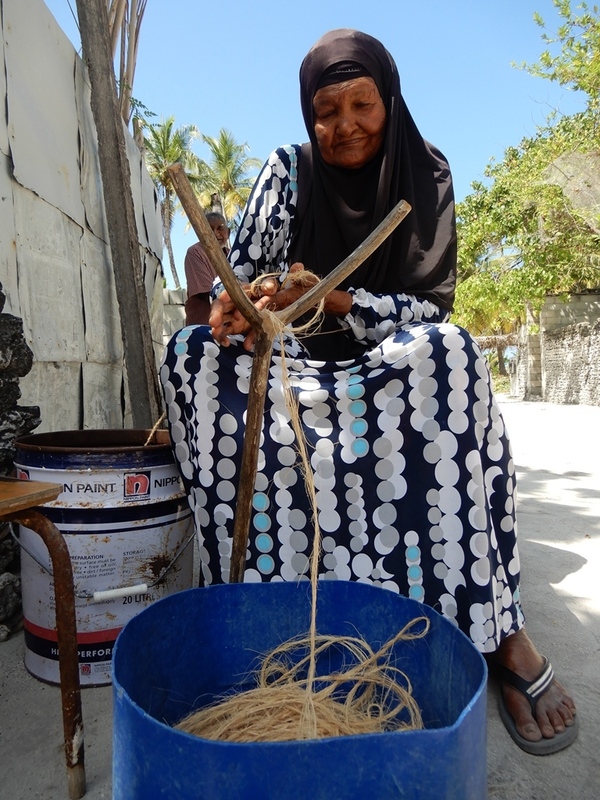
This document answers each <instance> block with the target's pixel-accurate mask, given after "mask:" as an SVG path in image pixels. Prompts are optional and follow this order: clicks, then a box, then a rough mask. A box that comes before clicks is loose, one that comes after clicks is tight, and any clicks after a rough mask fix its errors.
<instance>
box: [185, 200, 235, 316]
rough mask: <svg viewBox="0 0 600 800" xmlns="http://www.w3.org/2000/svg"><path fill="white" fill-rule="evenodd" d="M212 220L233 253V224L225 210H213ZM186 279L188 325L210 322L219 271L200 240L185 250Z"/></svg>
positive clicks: (223, 243) (209, 218)
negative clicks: (229, 223) (214, 289)
mask: <svg viewBox="0 0 600 800" xmlns="http://www.w3.org/2000/svg"><path fill="white" fill-rule="evenodd" d="M206 219H207V221H208V224H209V225H210V227H211V228H212V231H213V233H214V234H215V237H216V239H217V241H218V243H219V245H220V246H221V249H222V250H223V252H224V253H225V255H226V256H227V255H229V228H228V226H227V220H226V219H225V217H224V216H223V215H222V214H218V213H216V212H214V211H209V212H208V213H207V214H206ZM184 267H185V280H186V283H187V295H188V299H187V301H186V304H185V324H186V325H207V324H208V317H209V314H210V290H211V287H212V284H213V281H214V279H215V278H216V272H215V271H214V269H213V266H212V264H211V263H210V260H209V258H208V254H207V252H206V250H205V249H204V248H203V247H202V245H201V244H200V242H196V244H193V245H192V246H191V247H190V248H188V251H187V253H186V254H185V261H184Z"/></svg>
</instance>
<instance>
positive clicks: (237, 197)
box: [200, 128, 262, 223]
mask: <svg viewBox="0 0 600 800" xmlns="http://www.w3.org/2000/svg"><path fill="white" fill-rule="evenodd" d="M202 140H203V141H204V143H205V144H206V145H207V146H208V148H209V151H210V157H209V159H208V162H207V167H206V174H205V182H204V189H203V191H202V192H201V193H200V202H201V203H202V206H203V207H204V208H206V209H208V208H212V209H213V210H219V211H221V213H223V214H225V217H226V218H227V219H228V220H231V221H233V222H234V223H235V220H236V218H237V217H239V215H240V213H241V212H242V211H243V209H244V206H245V205H246V201H247V200H248V196H249V194H250V191H251V190H252V186H253V184H254V178H251V177H249V176H248V173H249V172H251V171H252V170H254V169H257V168H258V167H260V166H261V165H262V162H261V161H259V160H258V159H257V158H249V157H248V156H247V155H246V151H247V150H248V145H247V144H238V143H237V142H236V140H235V139H234V137H233V135H232V134H231V133H230V132H229V131H227V130H225V129H224V128H221V130H220V131H219V135H218V136H217V137H216V138H213V137H211V136H203V137H202Z"/></svg>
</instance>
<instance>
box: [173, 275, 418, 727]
mask: <svg viewBox="0 0 600 800" xmlns="http://www.w3.org/2000/svg"><path fill="white" fill-rule="evenodd" d="M292 277H293V276H292ZM298 278H300V276H298ZM306 279H307V278H306V276H305V275H304V274H303V275H302V280H306ZM257 296H259V295H257ZM265 313H269V312H265ZM275 319H277V318H275ZM281 352H282V353H283V352H284V348H283V342H282V347H281ZM282 379H283V386H284V394H285V398H286V404H287V406H288V409H289V412H290V418H291V422H292V425H293V428H294V431H295V434H296V441H297V443H298V450H299V452H300V457H301V469H302V472H303V474H304V478H305V481H306V487H307V492H308V495H309V499H310V503H311V508H312V511H313V523H314V540H313V550H312V555H311V575H310V577H311V621H310V629H309V632H308V634H307V635H306V636H301V637H298V638H297V639H292V640H289V641H287V642H284V643H282V644H281V645H279V646H278V647H277V648H275V649H274V650H272V651H271V652H270V653H269V654H267V655H266V656H265V657H264V658H263V660H262V663H261V666H260V668H259V669H258V670H257V672H256V673H255V676H254V678H255V682H256V686H255V687H254V688H252V689H249V690H247V691H239V692H235V693H233V694H231V695H229V696H227V697H224V698H220V699H217V700H216V701H215V702H214V703H212V704H210V705H208V706H206V707H204V708H201V709H199V710H198V711H195V712H192V713H191V714H189V715H188V716H186V717H184V718H183V719H182V720H181V721H180V722H179V723H177V724H176V725H175V726H174V727H175V728H177V729H178V730H182V731H185V732H187V733H191V734H194V735H196V736H200V737H202V738H204V739H213V740H219V741H227V742H266V741H269V742H283V741H291V740H305V739H319V738H324V737H335V736H348V735H353V734H366V733H382V732H384V731H392V730H414V729H420V728H422V727H423V723H422V720H421V713H420V710H419V707H418V705H417V703H416V701H415V699H414V697H413V696H412V687H411V683H410V680H409V678H408V676H407V675H406V674H405V673H404V672H403V671H402V670H400V669H399V668H397V667H395V666H393V665H392V663H391V658H390V651H391V649H392V648H393V647H394V646H395V645H398V644H399V643H400V642H402V641H409V640H413V639H417V638H421V637H423V636H425V635H426V634H427V632H428V630H429V625H430V623H429V620H428V619H427V617H424V616H423V617H416V618H415V619H413V620H412V621H410V622H409V623H408V624H407V625H405V626H404V628H403V629H402V630H401V631H399V633H398V634H397V635H396V636H394V637H393V638H392V639H390V640H389V641H388V642H387V643H386V644H384V645H383V646H382V647H381V648H380V649H379V650H377V651H373V649H372V648H371V646H370V645H369V644H368V643H367V642H366V641H364V640H363V639H361V638H359V637H350V636H326V635H321V634H318V633H317V625H316V607H317V603H316V600H317V584H318V577H317V573H318V564H319V554H320V542H321V532H320V528H319V524H318V516H317V510H316V498H315V489H314V483H313V479H312V473H311V471H310V468H309V460H308V455H307V452H306V441H305V438H304V436H303V434H302V430H301V427H300V422H299V414H298V409H297V406H296V403H295V400H294V397H293V394H292V391H291V389H290V386H289V381H288V380H287V372H286V369H285V363H284V358H282ZM329 653H331V654H332V655H333V656H334V658H335V661H336V662H339V661H340V659H341V667H340V668H338V669H336V670H334V671H332V672H331V673H329V674H325V675H321V674H319V675H317V669H316V665H317V662H318V661H319V660H320V659H323V658H325V659H327V657H328V654H329Z"/></svg>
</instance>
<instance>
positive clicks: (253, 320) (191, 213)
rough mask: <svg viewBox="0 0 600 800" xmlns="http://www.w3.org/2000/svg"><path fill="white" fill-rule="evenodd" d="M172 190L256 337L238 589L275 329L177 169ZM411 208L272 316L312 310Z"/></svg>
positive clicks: (236, 559)
mask: <svg viewBox="0 0 600 800" xmlns="http://www.w3.org/2000/svg"><path fill="white" fill-rule="evenodd" d="M168 171H169V174H170V176H171V180H172V182H173V186H174V187H175V191H176V192H177V196H178V197H179V200H180V201H181V205H182V206H183V209H184V211H185V213H186V214H187V216H188V219H189V221H190V224H191V226H192V228H193V229H194V231H195V233H196V235H197V236H198V238H199V239H200V242H201V243H202V246H203V247H204V249H205V250H206V252H207V253H208V256H209V258H210V260H211V263H212V265H213V267H214V269H215V272H216V273H217V275H218V276H219V278H221V280H222V281H223V284H224V286H225V288H226V289H227V291H228V292H229V296H230V297H231V299H232V300H233V302H234V303H235V304H236V306H237V307H238V308H239V310H240V311H241V312H242V314H243V315H244V316H245V317H246V319H247V320H248V322H249V323H250V325H251V326H252V329H253V330H254V332H255V334H256V340H255V343H254V358H253V361H252V372H251V374H250V387H249V391H248V410H247V412H246V431H245V434H244V447H243V450H242V465H241V469H240V481H239V485H238V491H237V502H236V510H235V518H234V521H233V544H232V550H231V567H230V572H229V582H230V583H239V582H241V581H242V580H243V579H244V570H245V566H246V550H247V547H248V530H249V527H250V518H251V514H252V497H253V495H254V482H255V479H256V468H257V461H258V448H259V440H260V432H261V429H262V421H263V411H264V404H265V396H266V394H267V381H268V377H269V366H270V363H271V354H272V352H273V342H274V340H275V336H276V335H277V328H276V326H275V325H274V324H273V321H272V319H271V315H270V314H265V313H263V312H261V311H258V310H257V309H256V307H255V306H254V304H253V303H252V302H251V301H250V300H249V298H248V297H247V296H246V293H245V292H244V291H243V290H242V289H241V287H240V285H239V282H238V280H237V278H236V277H235V275H234V273H233V270H232V269H231V266H230V265H229V262H228V261H227V259H226V258H225V256H224V254H223V251H222V250H221V248H220V247H219V244H218V242H217V240H216V238H215V235H214V234H213V232H212V230H211V227H210V225H209V224H208V222H207V220H206V217H205V216H204V212H203V211H202V209H201V208H200V204H199V203H198V200H197V199H196V196H195V195H194V192H193V190H192V187H191V185H190V182H189V180H188V178H187V176H186V174H185V171H184V169H183V167H182V166H181V165H180V164H173V165H172V166H170V167H169V168H168ZM410 209H411V207H410V205H409V204H408V203H407V202H406V201H404V200H401V201H400V202H399V203H398V205H397V206H396V207H395V208H393V209H392V210H391V211H390V213H389V214H388V215H387V217H386V218H385V219H384V220H383V221H382V222H381V223H380V224H379V225H378V226H377V228H375V230H374V231H373V232H372V233H371V234H370V235H369V236H368V237H367V238H366V239H365V241H364V242H363V243H362V244H360V245H359V246H358V247H357V248H356V250H354V252H353V253H351V254H350V255H349V256H348V258H346V259H344V261H342V263H341V264H340V265H339V266H337V267H336V268H335V269H334V270H333V272H331V273H330V274H329V275H327V276H326V277H325V278H323V279H322V280H321V281H320V282H319V283H318V284H316V286H314V287H313V288H312V289H310V290H309V291H308V292H306V294H304V295H303V296H302V297H300V298H299V299H298V300H296V302H294V303H292V304H291V305H290V306H288V307H287V308H285V309H282V310H281V311H277V312H275V316H277V317H279V319H280V321H281V323H283V324H284V325H288V324H290V323H291V322H293V321H294V320H295V319H297V318H298V317H299V316H301V315H302V314H304V313H305V312H306V311H308V310H309V309H310V308H313V307H314V306H315V305H317V303H318V302H319V300H321V299H322V298H323V297H325V295H326V294H328V293H329V292H330V291H331V290H332V289H335V287H336V286H337V285H338V284H339V283H340V282H341V281H342V280H344V278H346V277H348V275H350V274H351V273H352V272H354V270H355V269H356V268H357V267H359V266H360V265H361V264H362V263H363V261H365V259H367V258H368V257H369V256H370V255H371V253H373V252H374V251H375V250H376V249H377V248H378V247H379V245H380V244H382V242H383V241H384V240H385V239H386V238H387V237H388V236H389V235H390V233H391V232H392V231H393V230H394V229H395V228H396V227H397V226H398V225H399V224H400V222H402V220H403V219H404V217H406V215H407V214H408V213H409V211H410Z"/></svg>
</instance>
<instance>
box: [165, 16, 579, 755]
mask: <svg viewBox="0 0 600 800" xmlns="http://www.w3.org/2000/svg"><path fill="white" fill-rule="evenodd" d="M300 85H301V101H302V111H303V115H304V119H305V122H306V127H307V130H308V134H309V138H310V143H309V144H306V145H302V146H298V145H292V146H285V147H282V148H280V149H278V150H276V151H275V152H274V153H272V154H271V156H270V157H269V159H268V161H267V163H266V164H265V166H264V168H263V170H262V172H261V173H260V175H259V177H258V179H257V181H256V184H255V187H254V189H253V192H252V195H251V197H250V199H249V202H248V205H247V208H246V211H245V215H244V218H243V220H242V223H241V225H240V228H239V230H238V234H237V237H236V240H235V242H234V244H233V247H232V250H231V253H230V261H231V264H232V266H233V267H234V269H235V272H236V273H237V276H238V278H239V279H240V281H242V283H244V284H248V283H249V282H250V281H253V280H255V279H256V278H259V277H260V276H261V275H265V274H267V273H272V272H276V273H278V277H277V278H276V279H273V278H271V277H269V278H265V280H264V283H263V284H262V286H261V294H262V297H260V299H259V300H257V301H256V304H257V306H258V307H260V308H264V307H265V306H266V305H269V306H270V307H271V308H283V307H285V306H287V305H289V304H290V303H292V302H293V301H294V300H295V299H297V297H298V296H299V295H300V294H302V293H303V292H305V291H306V288H304V287H303V286H301V285H296V284H294V283H290V282H289V281H287V282H286V279H287V278H289V276H290V274H293V273H294V272H296V271H297V270H299V269H301V268H303V267H304V268H306V269H308V270H310V271H312V272H314V273H316V274H317V275H318V276H321V277H322V276H324V275H326V274H328V273H329V272H331V271H332V270H333V269H334V268H335V267H336V266H337V265H338V264H339V263H340V262H341V261H342V260H343V259H344V258H345V257H346V256H347V255H348V254H349V253H350V252H351V251H352V250H353V249H354V248H355V247H356V246H357V245H358V244H360V243H361V242H362V241H363V240H364V239H365V238H366V236H367V235H368V234H369V233H370V232H371V231H372V230H373V228H374V227H375V226H376V225H377V224H378V223H379V222H380V221H381V220H382V219H383V218H384V216H385V215H386V214H387V213H388V212H389V211H390V210H391V208H393V207H394V205H396V203H397V202H398V201H399V200H401V199H405V200H407V201H408V202H409V203H410V205H411V207H412V211H411V212H410V214H409V216H408V217H407V218H406V219H405V220H404V222H402V223H401V225H400V226H399V228H397V229H396V231H395V232H394V233H393V234H392V235H391V236H390V237H389V238H388V239H387V240H386V241H385V243H384V244H383V245H382V246H381V247H380V248H379V249H378V250H377V251H376V252H375V253H374V254H373V255H372V256H371V257H370V258H369V259H368V260H367V261H365V262H364V264H362V266H360V267H359V268H358V269H357V270H356V271H355V272H354V273H353V274H352V275H351V276H350V277H349V278H348V279H347V280H346V281H345V282H344V283H343V284H342V285H340V286H339V287H338V288H337V289H335V290H333V291H331V292H330V293H329V294H328V295H327V297H326V300H325V308H324V311H325V315H324V321H323V322H322V324H321V325H320V327H319V328H318V329H317V330H316V331H312V332H311V334H310V335H308V336H306V337H304V338H301V339H300V340H296V339H290V340H289V341H288V342H287V344H286V352H287V355H286V359H285V369H286V370H287V372H288V374H289V381H290V384H291V386H292V387H293V390H294V391H295V393H296V396H297V399H298V402H299V411H300V417H301V420H302V424H303V430H304V434H305V436H306V439H307V440H308V443H309V451H310V454H311V467H312V470H313V473H314V485H315V490H316V502H317V507H318V510H319V524H320V528H321V532H322V536H323V556H322V563H321V570H320V574H321V576H322V578H326V579H344V580H357V581H365V582H370V583H374V584H377V585H380V586H382V587H384V588H385V589H388V590H391V591H394V592H399V593H401V594H404V595H406V596H409V597H412V598H415V599H417V600H419V601H422V602H425V603H427V604H429V605H431V606H433V607H434V608H436V609H438V610H439V611H440V612H441V613H442V614H444V615H445V616H446V617H448V618H449V619H451V620H453V621H455V622H456V624H457V625H458V626H459V627H460V628H461V629H462V630H463V631H464V632H465V633H466V634H467V635H468V636H469V637H470V638H471V639H472V641H473V642H474V644H475V645H476V647H478V648H479V649H480V650H481V651H482V652H483V653H484V654H486V655H487V656H488V659H489V660H490V662H493V663H494V664H496V665H497V666H498V670H500V671H501V675H500V677H501V680H502V682H503V692H502V701H501V711H502V716H503V719H504V721H505V724H506V726H507V728H508V730H509V732H510V733H511V735H512V736H513V738H514V739H515V741H517V743H518V744H519V746H521V747H522V748H523V749H525V750H527V751H528V752H532V753H539V754H541V753H549V752H554V751H556V750H560V749H562V748H563V747H566V746H567V745H568V744H569V743H570V742H571V741H572V740H573V739H574V738H575V734H576V728H577V726H576V717H575V707H574V703H573V701H572V699H571V698H570V697H569V695H568V694H567V692H566V691H565V689H564V688H563V687H562V686H561V685H560V684H559V683H558V681H556V680H555V679H554V675H553V672H552V669H551V667H550V665H549V663H548V662H547V660H546V659H544V658H542V656H540V655H539V653H538V652H537V650H536V648H535V647H534V645H533V644H532V642H531V640H530V639H529V638H528V636H527V634H526V633H525V630H524V627H523V626H524V617H523V613H522V611H521V607H520V603H519V557H518V552H517V542H516V529H515V505H514V497H513V495H514V490H515V470H514V465H513V462H512V458H511V455H510V449H509V444H508V440H507V436H506V431H505V428H504V424H503V421H502V417H501V414H500V411H499V409H498V406H497V404H496V401H495V399H494V397H493V395H492V392H491V388H490V378H489V374H488V370H487V366H486V362H485V360H484V359H483V357H482V355H481V353H480V351H479V349H478V347H477V345H476V343H475V342H474V341H473V339H472V338H471V337H470V336H469V335H468V334H467V333H466V332H465V331H464V330H461V329H460V328H458V327H456V326H454V325H452V324H450V323H449V322H448V319H449V315H450V311H451V310H452V303H453V297H454V286H455V270H456V233H455V220H454V201H453V192H452V180H451V175H450V171H449V168H448V164H447V163H446V160H445V158H444V157H443V155H442V154H441V153H440V152H439V151H438V150H437V149H436V148H435V147H433V146H432V145H430V144H429V143H427V142H426V141H425V140H424V139H423V138H422V136H421V135H420V134H419V132H418V130H417V128H416V126H415V124H414V122H413V120H412V118H411V116H410V114H409V112H408V110H407V108H406V106H405V104H404V100H403V98H402V95H401V93H400V80H399V77H398V72H397V69H396V66H395V64H394V61H393V59H392V58H391V56H390V54H389V53H388V52H387V50H386V49H385V48H384V47H383V46H382V45H381V44H380V43H379V42H378V41H377V40H375V39H373V38H372V37H370V36H368V35H366V34H363V33H360V32H358V31H351V30H337V31H331V32H329V33H328V34H326V35H325V36H323V37H322V38H321V39H320V40H319V41H318V42H317V43H316V44H315V45H314V47H313V48H312V49H311V50H310V52H309V53H308V55H307V56H306V58H305V59H304V62H303V64H302V67H301V70H300ZM213 297H214V300H213V304H212V309H211V316H210V325H211V326H212V331H211V333H212V337H213V338H211V336H210V335H209V332H208V329H207V328H202V327H189V328H184V329H183V330H182V331H180V332H179V333H178V334H176V336H175V337H174V338H173V340H172V341H171V343H170V344H169V346H168V348H167V352H166V355H165V360H164V364H163V367H162V370H161V375H162V380H163V384H164V389H165V397H166V400H167V404H168V408H169V425H170V430H171V435H172V439H173V443H174V448H175V453H176V457H177V459H178V462H179V465H180V468H181V473H182V476H183V479H184V482H185V485H186V489H187V491H188V494H189V497H190V502H191V505H192V508H193V510H194V513H195V518H196V524H197V528H198V532H199V537H200V545H201V547H200V549H201V557H202V574H203V578H204V582H205V583H207V584H210V583H213V582H221V581H227V580H228V574H229V558H230V552H231V535H232V527H233V517H234V511H235V500H236V485H237V483H236V481H237V478H238V474H239V469H240V461H241V446H242V440H243V422H242V421H243V414H244V410H245V407H246V403H247V392H248V382H249V376H250V370H251V365H252V356H251V349H252V338H253V337H252V332H251V331H250V328H249V325H248V323H247V322H246V320H245V319H244V318H243V317H242V316H241V314H240V312H239V311H238V310H237V309H236V308H235V307H234V305H233V303H232V302H231V300H230V298H229V296H228V295H227V293H226V292H224V291H223V287H222V286H217V287H215V288H213ZM230 345H231V346H230ZM281 369H282V359H281V357H280V356H278V355H276V356H274V358H273V363H272V366H271V371H270V383H269V388H268V392H267V397H266V404H265V419H264V428H263V437H262V441H261V450H260V456H259V465H258V473H257V477H256V483H255V487H254V502H253V507H254V513H253V517H252V520H251V524H250V531H249V542H248V554H247V562H246V571H245V580H247V581H271V580H298V579H302V578H306V577H307V574H308V566H309V557H310V550H311V536H310V531H311V519H310V514H309V512H308V509H309V502H308V499H307V494H306V488H305V484H304V481H303V480H302V475H301V472H300V469H299V466H298V456H297V451H296V449H295V447H294V434H293V430H292V426H291V424H290V418H289V414H288V410H287V407H286V405H285V401H284V397H283V389H282V377H281Z"/></svg>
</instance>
